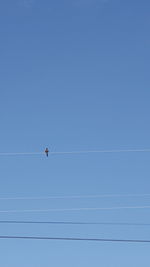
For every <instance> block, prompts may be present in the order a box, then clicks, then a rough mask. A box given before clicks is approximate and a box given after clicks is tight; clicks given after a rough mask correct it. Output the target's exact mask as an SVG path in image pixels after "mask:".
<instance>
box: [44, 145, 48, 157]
mask: <svg viewBox="0 0 150 267" xmlns="http://www.w3.org/2000/svg"><path fill="white" fill-rule="evenodd" d="M48 153H49V150H48V148H47V147H46V149H45V154H46V156H47V157H48Z"/></svg>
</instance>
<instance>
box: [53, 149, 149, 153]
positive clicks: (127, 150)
mask: <svg viewBox="0 0 150 267" xmlns="http://www.w3.org/2000/svg"><path fill="white" fill-rule="evenodd" d="M126 152H127V153H128V152H150V149H119V150H117V149H115V150H81V151H80V150H79V151H62V152H61V151H60V152H59V151H58V152H49V154H88V153H126Z"/></svg>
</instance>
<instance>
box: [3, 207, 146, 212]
mask: <svg viewBox="0 0 150 267" xmlns="http://www.w3.org/2000/svg"><path fill="white" fill-rule="evenodd" d="M124 209H150V206H127V207H108V208H65V209H31V210H25V209H24V210H0V213H30V212H32V213H36V212H38V213H41V212H68V211H98V210H124Z"/></svg>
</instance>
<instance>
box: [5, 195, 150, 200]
mask: <svg viewBox="0 0 150 267" xmlns="http://www.w3.org/2000/svg"><path fill="white" fill-rule="evenodd" d="M113 197H150V194H103V195H78V196H77V195H72V196H45V197H43V196H42V197H0V200H48V199H88V198H89V199H91V198H113Z"/></svg>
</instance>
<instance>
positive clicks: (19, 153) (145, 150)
mask: <svg viewBox="0 0 150 267" xmlns="http://www.w3.org/2000/svg"><path fill="white" fill-rule="evenodd" d="M130 152H135V153H136V152H150V149H115V150H79V151H56V152H52V151H49V153H48V154H49V155H65V154H89V153H130ZM44 154H45V152H15V153H9V152H6V153H3V152H1V153H0V156H21V155H22V156H24V155H44Z"/></svg>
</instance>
